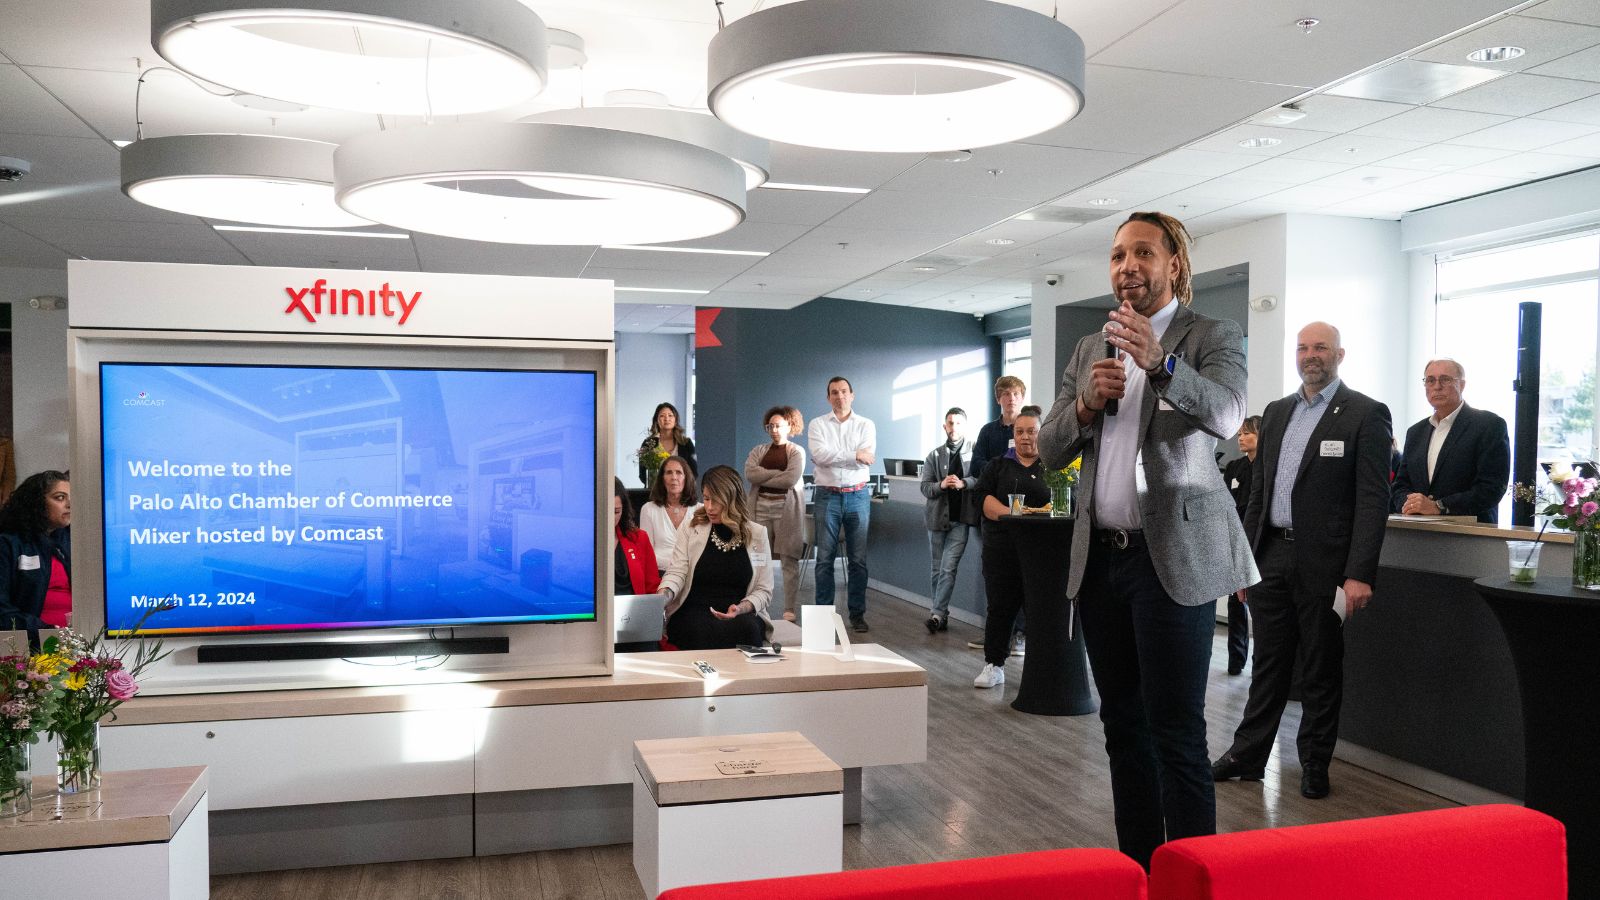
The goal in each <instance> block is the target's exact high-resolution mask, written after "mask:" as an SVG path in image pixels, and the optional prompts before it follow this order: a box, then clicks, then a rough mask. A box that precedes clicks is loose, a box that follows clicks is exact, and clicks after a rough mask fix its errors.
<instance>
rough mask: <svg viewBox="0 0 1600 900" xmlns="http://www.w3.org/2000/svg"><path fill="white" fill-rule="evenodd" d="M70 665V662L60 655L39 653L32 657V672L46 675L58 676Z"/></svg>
mask: <svg viewBox="0 0 1600 900" xmlns="http://www.w3.org/2000/svg"><path fill="white" fill-rule="evenodd" d="M70 665H72V660H70V659H68V658H67V657H66V656H64V655H62V654H60V653H40V654H37V655H35V656H34V657H33V669H34V671H36V672H43V673H44V674H46V675H58V674H60V673H61V672H62V671H64V670H65V669H66V668H67V667H68V666H70Z"/></svg>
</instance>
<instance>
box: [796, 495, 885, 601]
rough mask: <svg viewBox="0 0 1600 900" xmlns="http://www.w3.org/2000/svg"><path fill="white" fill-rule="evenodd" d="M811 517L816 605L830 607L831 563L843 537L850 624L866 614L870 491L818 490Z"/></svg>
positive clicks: (831, 596) (831, 591)
mask: <svg viewBox="0 0 1600 900" xmlns="http://www.w3.org/2000/svg"><path fill="white" fill-rule="evenodd" d="M813 497H814V498H815V500H814V502H813V504H812V506H813V508H812V512H811V515H812V517H813V518H814V519H815V524H816V536H815V540H816V542H817V563H816V581H817V598H816V602H817V603H818V604H819V605H822V606H832V605H833V560H834V558H835V557H837V556H838V555H839V538H841V537H843V538H844V542H845V552H846V553H848V554H849V564H848V565H847V566H846V567H845V594H846V597H847V598H848V600H849V605H850V621H852V622H854V621H855V620H857V619H863V618H866V615H867V523H868V521H869V520H870V519H871V516H872V492H871V491H869V490H865V489H863V490H859V491H850V492H849V493H840V492H838V491H830V490H828V489H827V488H822V487H819V488H817V489H816V491H815V493H814V494H813Z"/></svg>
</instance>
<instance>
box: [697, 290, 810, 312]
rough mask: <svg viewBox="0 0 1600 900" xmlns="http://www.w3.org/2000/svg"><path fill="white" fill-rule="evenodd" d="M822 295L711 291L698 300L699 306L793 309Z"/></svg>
mask: <svg viewBox="0 0 1600 900" xmlns="http://www.w3.org/2000/svg"><path fill="white" fill-rule="evenodd" d="M820 296H822V295H821V294H820V293H818V294H780V293H766V292H762V291H754V292H752V291H712V292H711V293H709V294H706V295H705V296H704V297H701V298H700V299H699V301H698V303H699V305H701V306H731V307H735V308H739V309H794V308H795V307H796V306H799V305H800V304H802V303H810V302H811V301H812V300H815V299H817V298H818V297H820Z"/></svg>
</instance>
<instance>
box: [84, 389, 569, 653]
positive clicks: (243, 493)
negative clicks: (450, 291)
mask: <svg viewBox="0 0 1600 900" xmlns="http://www.w3.org/2000/svg"><path fill="white" fill-rule="evenodd" d="M100 396H101V417H100V418H101V421H100V426H101V464H102V466H103V469H104V473H103V474H104V485H105V518H104V521H105V573H106V574H105V597H106V625H107V627H108V628H109V629H110V631H111V632H112V633H113V634H119V635H120V634H127V633H128V632H129V631H130V630H131V629H132V628H134V626H135V625H137V623H138V622H139V620H140V619H141V618H142V617H144V616H146V615H149V618H148V619H146V621H145V623H144V625H143V626H141V627H140V630H141V632H143V633H149V634H167V635H190V634H207V633H210V634H224V633H232V634H244V633H253V632H285V631H331V630H340V629H356V628H382V627H402V626H406V627H416V626H445V625H471V624H487V623H504V622H573V621H586V620H592V619H594V617H595V593H594V584H595V551H594V546H595V524H596V523H595V520H594V515H595V514H594V509H595V460H596V437H595V435H596V431H595V412H596V401H595V375H594V374H593V373H592V372H567V371H488V370H476V369H473V370H468V369H386V368H308V367H302V366H257V365H189V364H184V365H158V364H145V363H102V364H101V367H100ZM162 606H170V607H171V608H170V609H163V610H161V611H159V612H156V613H154V614H150V611H151V610H152V609H157V608H159V607H162Z"/></svg>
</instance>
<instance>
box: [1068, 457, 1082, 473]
mask: <svg viewBox="0 0 1600 900" xmlns="http://www.w3.org/2000/svg"><path fill="white" fill-rule="evenodd" d="M1067 468H1069V469H1073V470H1078V469H1082V468H1083V457H1081V456H1080V457H1078V458H1077V459H1074V460H1073V461H1072V462H1070V463H1067Z"/></svg>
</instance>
